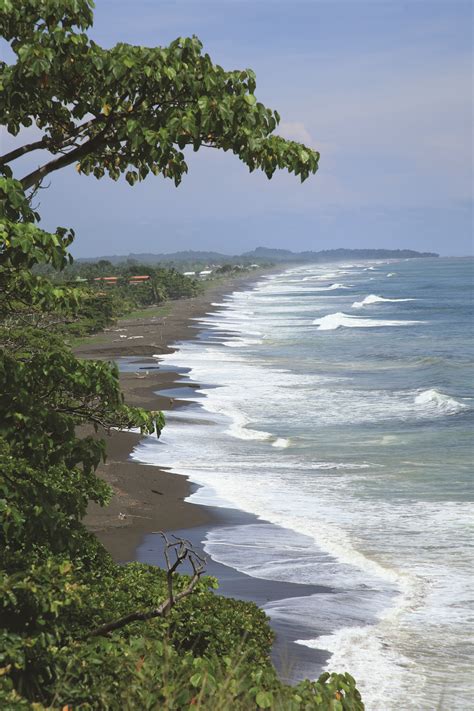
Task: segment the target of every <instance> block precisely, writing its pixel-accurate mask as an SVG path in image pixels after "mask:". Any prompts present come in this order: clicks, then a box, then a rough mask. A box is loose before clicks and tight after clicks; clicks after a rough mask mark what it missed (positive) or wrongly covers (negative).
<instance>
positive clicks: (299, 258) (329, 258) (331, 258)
mask: <svg viewBox="0 0 474 711" xmlns="http://www.w3.org/2000/svg"><path fill="white" fill-rule="evenodd" d="M417 257H439V254H436V253H435V252H416V251H415V250H412V249H342V248H341V249H323V250H321V251H319V252H292V251H290V250H289V249H272V248H269V247H257V249H254V250H253V251H251V252H244V253H243V254H237V255H233V256H232V255H228V254H220V253H219V252H201V251H194V250H187V251H183V252H171V253H165V254H151V253H147V252H144V253H137V254H134V253H130V254H128V255H116V254H114V255H111V256H104V257H94V258H92V257H86V258H80V259H78V260H77V261H79V262H97V261H99V260H100V259H106V260H107V261H109V262H111V263H112V264H117V263H118V262H125V261H127V260H130V261H135V262H139V263H140V264H156V263H157V262H160V263H167V264H180V265H190V264H223V263H227V264H239V263H240V264H242V263H243V264H250V263H252V262H256V263H259V264H261V263H265V264H268V263H272V264H275V263H295V262H338V261H347V260H350V259H414V258H417Z"/></svg>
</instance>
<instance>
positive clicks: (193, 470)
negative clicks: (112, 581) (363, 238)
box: [133, 258, 474, 711]
mask: <svg viewBox="0 0 474 711" xmlns="http://www.w3.org/2000/svg"><path fill="white" fill-rule="evenodd" d="M473 265H474V261H473V260H471V259H454V258H453V259H448V258H443V259H413V260H406V261H397V262H394V261H391V262H368V261H367V262H357V263H347V264H341V263H337V264H314V265H306V264H305V265H302V266H295V267H291V268H286V269H285V270H284V271H283V270H282V272H281V273H278V274H271V275H267V276H264V277H262V278H260V279H259V280H258V282H257V283H256V284H255V285H253V286H252V287H248V288H247V289H245V290H243V291H236V292H234V293H232V294H230V295H229V296H227V297H225V298H224V300H223V302H222V303H216V304H215V305H213V310H212V312H210V313H208V314H207V315H206V316H205V317H204V318H202V319H199V320H196V334H197V335H196V338H195V339H193V340H192V341H188V342H184V343H180V344H179V345H178V349H177V350H176V351H175V352H174V353H171V354H169V355H166V356H164V357H163V358H162V359H161V362H162V363H163V367H165V368H167V367H169V368H178V369H182V376H181V380H182V383H183V384H185V383H187V382H189V383H195V384H198V385H199V389H198V390H196V389H193V388H189V389H188V388H186V394H185V396H186V398H187V399H190V400H191V405H189V406H188V407H185V408H178V409H176V410H175V411H172V412H171V413H170V414H169V415H168V416H167V427H166V428H165V430H164V431H163V434H162V436H161V438H160V440H156V439H154V438H145V439H144V440H142V442H141V443H140V444H139V445H138V447H137V448H136V449H135V451H134V453H133V456H134V458H135V459H137V460H139V461H142V462H145V463H155V464H159V465H162V466H169V467H171V468H172V469H173V470H174V471H176V472H178V473H181V474H186V475H188V476H189V477H190V478H191V480H192V481H193V482H195V483H196V484H199V485H200V487H199V488H198V489H197V491H196V493H194V494H193V495H192V497H191V500H192V501H195V502H196V503H203V504H209V505H212V506H223V507H231V508H237V509H241V510H244V511H247V512H250V513H253V514H256V515H257V516H258V517H259V518H261V519H263V520H264V521H265V523H263V524H258V525H257V524H252V523H251V524H249V525H244V526H232V525H230V526H224V527H219V528H216V529H215V530H212V529H211V530H210V531H209V532H208V533H207V536H206V540H205V542H204V544H205V550H206V552H207V553H208V554H209V555H210V556H211V557H212V558H213V559H214V560H216V561H218V562H221V563H224V564H226V565H229V566H232V567H234V568H236V569H238V570H240V571H243V572H245V573H247V574H249V575H251V576H253V577H255V578H263V579H266V580H275V581H290V582H296V583H309V584H315V585H319V586H327V589H328V591H327V592H319V593H318V594H315V595H309V596H308V595H306V596H305V595H302V596H301V597H297V598H291V599H290V600H277V601H273V602H271V603H269V604H268V605H266V606H265V607H264V609H265V611H266V612H267V613H268V614H269V615H270V617H272V618H273V619H280V620H286V621H288V622H289V623H290V624H291V621H292V620H295V619H297V620H298V623H299V625H301V624H302V623H303V624H304V623H305V620H307V621H308V634H307V635H306V637H305V636H304V635H303V636H302V638H301V639H300V640H298V643H299V644H301V645H306V646H308V647H313V648H316V649H321V650H326V651H327V652H328V653H329V654H330V656H329V660H328V663H327V667H326V668H325V669H326V670H328V671H348V672H350V673H351V674H352V675H353V676H354V677H355V678H356V680H357V682H358V687H359V689H360V690H361V693H362V695H363V699H364V701H365V703H366V708H367V709H368V710H369V711H381V709H384V711H392V710H393V711H395V710H397V711H398V710H399V709H407V710H408V709H422V710H425V709H426V710H428V709H430V710H431V709H442V710H443V711H444V709H458V708H459V709H460V708H469V707H470V704H471V703H472V694H473V691H474V689H473V686H472V659H473V657H472V649H471V648H470V645H471V640H472V631H473V630H472V626H471V627H470V626H469V625H470V620H471V622H472V606H471V603H470V593H471V589H472V573H473V566H472V562H473V558H472V541H473V539H472V522H473V519H472V498H473V490H472V484H471V481H472V479H471V472H472V463H473V448H472V437H471V436H472V422H473V412H474V387H473V386H474V383H473V379H472V363H473V339H472V324H473V321H472V306H473V290H472V287H473V281H472V277H473ZM162 394H163V393H162ZM172 394H174V391H173V392H170V395H172ZM183 394H184V391H183ZM310 623H311V624H310ZM315 628H317V629H318V631H319V634H318V636H317V637H315V636H314V630H315ZM320 671H321V670H315V675H316V674H317V673H319V672H320Z"/></svg>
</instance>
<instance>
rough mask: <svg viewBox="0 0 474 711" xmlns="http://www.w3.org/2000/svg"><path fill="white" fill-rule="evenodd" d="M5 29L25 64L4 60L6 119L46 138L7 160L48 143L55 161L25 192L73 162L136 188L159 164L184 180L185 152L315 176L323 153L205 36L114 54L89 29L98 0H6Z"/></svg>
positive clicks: (122, 47)
mask: <svg viewBox="0 0 474 711" xmlns="http://www.w3.org/2000/svg"><path fill="white" fill-rule="evenodd" d="M0 6H1V7H2V13H1V16H0V28H1V31H2V35H3V37H4V38H5V39H6V40H7V41H8V42H9V43H10V46H11V49H12V50H13V52H14V54H15V56H16V62H15V63H14V64H12V65H8V64H6V63H5V62H2V64H1V65H0V77H1V85H2V99H3V100H2V106H1V108H0V119H1V122H2V124H3V125H5V126H6V127H7V130H8V131H9V132H10V133H12V134H14V135H16V134H18V132H19V131H20V130H21V128H23V127H28V126H31V125H33V124H34V125H36V127H37V128H38V129H39V131H41V132H42V135H41V137H40V138H38V140H35V141H33V142H31V143H27V144H24V145H22V146H19V147H18V148H15V149H13V150H11V151H9V152H8V153H6V154H5V155H3V156H1V157H0V164H1V166H2V167H3V170H4V171H5V173H6V174H7V175H9V172H8V166H9V165H10V164H11V163H12V162H13V161H14V160H15V159H16V158H18V157H20V156H22V155H25V154H27V153H31V152H33V151H38V150H46V151H48V152H49V153H50V154H52V155H53V156H54V157H53V158H52V159H51V160H46V162H45V163H43V165H41V166H40V167H39V168H37V169H35V170H33V171H32V172H30V173H29V174H27V175H24V176H22V177H21V184H22V186H23V188H24V189H25V190H28V189H30V188H35V187H37V186H38V185H39V184H40V182H41V180H43V179H44V178H45V177H46V176H47V175H48V174H50V173H52V172H53V171H56V170H59V169H60V168H63V167H65V166H67V165H70V164H72V163H75V164H76V168H77V170H78V171H79V172H80V173H84V174H89V173H92V174H93V175H95V177H96V178H101V177H102V176H103V175H104V174H105V173H107V174H108V175H109V176H110V177H111V178H113V179H114V180H117V179H118V178H119V176H120V175H122V174H125V177H126V179H127V180H128V182H129V183H130V184H132V185H133V184H134V183H135V182H136V181H137V180H143V179H144V178H145V177H146V176H147V175H148V174H149V172H150V171H151V172H152V173H154V174H155V175H158V174H159V175H162V176H163V177H165V178H171V179H173V180H174V181H175V183H176V185H178V184H179V183H180V181H181V179H182V176H183V174H184V173H186V172H187V170H188V166H187V163H186V159H185V156H184V153H183V149H184V148H185V147H187V146H192V148H193V150H194V151H197V150H199V149H200V148H201V147H203V146H206V147H211V148H219V149H222V150H224V151H232V152H233V153H234V154H235V155H236V156H238V158H240V160H242V161H243V162H244V163H245V164H246V165H247V166H248V167H249V169H250V170H254V169H255V168H260V169H262V170H263V171H264V172H265V173H266V175H267V176H268V177H269V178H271V176H272V175H273V174H274V172H275V170H277V169H278V168H285V169H287V170H289V171H290V172H294V173H295V174H296V175H299V176H300V177H301V180H305V179H306V178H307V177H308V176H309V175H310V174H311V173H314V172H316V170H317V167H318V160H319V153H317V152H316V151H313V150H311V149H309V148H306V147H305V146H303V145H300V144H298V143H295V142H293V141H287V140H285V139H283V138H281V137H279V136H277V135H275V134H274V131H275V129H276V128H277V125H278V122H279V115H278V113H277V112H276V111H272V110H270V109H268V108H266V107H265V106H264V105H263V104H261V103H260V102H258V101H257V99H256V97H255V94H254V92H255V88H256V83H255V75H254V73H253V72H252V71H251V70H249V69H246V70H242V71H241V70H237V71H225V70H224V69H223V68H222V67H220V66H219V65H215V64H213V63H212V61H211V59H210V57H209V55H208V54H205V53H203V48H202V44H201V42H200V41H199V40H198V39H197V38H196V37H192V38H178V39H177V40H175V41H174V42H172V43H171V44H170V45H169V47H153V48H149V47H136V46H132V45H128V44H124V43H121V44H118V45H116V46H115V47H113V48H112V49H108V50H106V49H103V48H102V47H100V46H98V45H97V44H96V43H95V42H93V41H91V40H90V39H89V38H88V37H87V35H86V34H85V30H87V28H88V27H90V26H91V24H92V7H93V3H92V2H91V0H60V1H59V2H58V1H57V0H27V1H26V2H23V3H17V2H14V0H1V2H0Z"/></svg>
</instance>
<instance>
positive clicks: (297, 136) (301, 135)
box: [277, 121, 314, 145]
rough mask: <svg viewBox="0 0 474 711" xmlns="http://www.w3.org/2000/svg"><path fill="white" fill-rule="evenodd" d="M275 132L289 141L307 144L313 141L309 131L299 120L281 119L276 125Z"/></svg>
mask: <svg viewBox="0 0 474 711" xmlns="http://www.w3.org/2000/svg"><path fill="white" fill-rule="evenodd" d="M277 133H278V134H279V135H280V136H283V138H288V139H290V140H291V141H298V142H299V143H306V144H307V145H312V144H313V143H314V141H313V139H312V137H311V134H310V132H309V131H308V129H307V128H306V126H305V125H304V123H301V121H282V122H281V123H280V125H279V126H278V129H277Z"/></svg>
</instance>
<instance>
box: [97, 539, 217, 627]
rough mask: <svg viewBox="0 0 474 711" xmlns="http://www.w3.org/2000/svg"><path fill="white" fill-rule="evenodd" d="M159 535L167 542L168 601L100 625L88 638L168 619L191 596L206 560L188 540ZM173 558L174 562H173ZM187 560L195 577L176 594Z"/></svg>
mask: <svg viewBox="0 0 474 711" xmlns="http://www.w3.org/2000/svg"><path fill="white" fill-rule="evenodd" d="M159 534H160V535H161V536H162V537H163V540H164V542H165V547H164V556H165V561H166V583H167V587H168V597H167V598H166V600H164V601H163V602H162V603H161V605H159V606H158V607H155V608H152V609H151V610H145V611H136V612H131V613H130V614H128V615H125V617H121V618H120V619H118V620H113V621H112V622H106V623H105V624H104V625H100V627H96V629H94V630H92V632H89V634H88V635H87V636H88V637H102V636H103V635H106V634H109V632H114V631H115V630H118V629H121V628H122V627H125V626H126V625H129V624H131V623H132V622H144V621H146V620H151V619H153V618H155V617H166V616H167V615H168V614H169V612H170V610H171V609H172V607H173V606H174V605H175V604H176V603H177V602H179V600H182V599H183V598H185V597H188V595H191V593H192V592H193V590H194V588H195V587H196V585H197V583H198V582H199V579H200V577H201V575H202V574H203V573H204V572H205V566H206V559H205V558H203V557H202V556H200V555H199V554H198V553H196V551H195V550H194V548H193V546H192V544H191V543H190V542H189V541H187V540H186V539H184V538H177V537H176V536H173V538H174V539H175V540H174V541H170V540H169V539H168V538H167V536H166V535H165V534H164V533H163V532H162V531H159ZM173 554H174V555H173ZM173 557H174V560H173V561H172V558H173ZM186 560H188V561H189V563H190V564H191V567H192V569H193V575H192V577H191V580H190V581H189V584H188V585H187V586H186V587H185V588H184V590H180V592H177V593H175V591H174V580H173V575H174V573H175V572H176V570H177V568H178V567H179V566H180V565H182V564H183V563H184V562H185V561H186Z"/></svg>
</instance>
